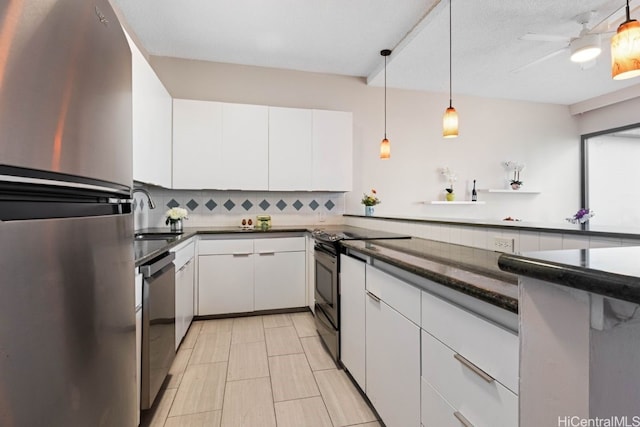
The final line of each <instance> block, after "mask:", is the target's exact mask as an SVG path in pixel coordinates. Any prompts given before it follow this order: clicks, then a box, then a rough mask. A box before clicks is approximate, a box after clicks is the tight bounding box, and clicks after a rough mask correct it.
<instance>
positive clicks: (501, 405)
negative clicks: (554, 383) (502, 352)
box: [422, 331, 518, 427]
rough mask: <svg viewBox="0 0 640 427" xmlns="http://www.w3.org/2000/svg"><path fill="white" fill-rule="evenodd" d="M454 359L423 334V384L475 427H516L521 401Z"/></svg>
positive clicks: (492, 381)
mask: <svg viewBox="0 0 640 427" xmlns="http://www.w3.org/2000/svg"><path fill="white" fill-rule="evenodd" d="M455 356H456V353H455V352H454V351H452V350H451V349H450V348H449V347H447V346H445V345H444V344H442V343H441V342H440V341H438V340H437V339H435V338H434V337H433V336H431V335H430V334H428V333H427V332H425V331H422V378H423V380H424V381H426V382H427V383H429V385H431V386H432V387H433V388H434V389H435V390H437V391H438V393H439V394H440V395H441V396H442V397H443V398H444V399H445V400H446V401H447V402H448V403H449V404H450V405H451V406H452V407H453V408H454V409H455V410H458V411H460V413H462V414H464V417H465V418H466V419H467V420H468V421H469V422H470V423H471V424H473V425H474V426H476V427H482V426H487V427H512V426H517V425H518V397H517V396H516V395H515V394H514V393H513V392H511V391H510V390H509V389H507V388H506V387H505V386H503V385H502V384H500V383H499V382H498V381H496V380H495V379H491V377H487V376H486V374H485V377H484V378H483V377H481V376H480V375H479V374H478V372H477V371H476V370H477V368H476V367H474V366H472V365H469V364H468V363H469V362H468V361H466V360H464V359H462V360H459V359H456V357H455ZM474 369H476V370H474ZM423 423H424V420H423ZM425 425H427V424H426V423H425Z"/></svg>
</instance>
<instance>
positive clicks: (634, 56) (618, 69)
mask: <svg viewBox="0 0 640 427" xmlns="http://www.w3.org/2000/svg"><path fill="white" fill-rule="evenodd" d="M626 12H627V20H626V21H624V22H623V23H622V24H620V26H619V27H618V31H617V33H616V34H615V35H614V36H613V37H611V77H613V79H614V80H624V79H629V78H631V77H637V76H640V22H638V21H636V20H635V19H631V14H630V12H629V0H627V7H626Z"/></svg>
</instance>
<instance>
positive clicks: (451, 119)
mask: <svg viewBox="0 0 640 427" xmlns="http://www.w3.org/2000/svg"><path fill="white" fill-rule="evenodd" d="M451 2H452V0H449V108H447V109H446V111H445V112H444V118H443V119H442V136H444V137H445V138H455V137H457V136H458V112H457V111H456V109H455V108H453V104H452V102H451V93H452V90H451V87H452V83H451V80H452V79H451V75H452V72H451V62H452V61H451V50H452V49H451Z"/></svg>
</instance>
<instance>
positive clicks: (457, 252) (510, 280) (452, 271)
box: [342, 238, 518, 313]
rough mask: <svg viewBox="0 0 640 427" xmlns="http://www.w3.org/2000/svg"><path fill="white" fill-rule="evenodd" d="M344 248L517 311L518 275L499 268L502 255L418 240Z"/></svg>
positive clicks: (363, 243)
mask: <svg viewBox="0 0 640 427" xmlns="http://www.w3.org/2000/svg"><path fill="white" fill-rule="evenodd" d="M342 245H343V246H344V247H345V248H350V249H353V250H356V251H358V252H361V253H363V254H365V255H369V256H371V257H373V258H375V259H378V260H380V261H384V262H386V263H388V264H390V265H393V266H395V267H398V268H401V269H403V270H406V271H408V272H410V273H413V274H416V275H418V276H421V277H424V278H426V279H429V280H431V281H433V282H436V283H439V284H442V285H444V286H447V287H449V288H452V289H454V290H456V291H459V292H462V293H464V294H467V295H470V296H473V297H475V298H478V299H480V300H482V301H485V302H488V303H490V304H493V305H495V306H498V307H501V308H504V309H506V310H508V311H511V312H513V313H517V312H518V285H517V283H518V280H517V276H515V275H513V274H509V273H505V272H503V271H501V270H500V269H499V268H498V257H499V255H500V254H499V253H497V252H493V251H488V250H485V249H477V248H470V247H467V246H461V245H454V244H449V243H442V242H436V241H433V240H425V239H417V238H413V239H411V240H370V241H358V240H356V241H345V242H342ZM416 285H417V286H419V284H418V283H416Z"/></svg>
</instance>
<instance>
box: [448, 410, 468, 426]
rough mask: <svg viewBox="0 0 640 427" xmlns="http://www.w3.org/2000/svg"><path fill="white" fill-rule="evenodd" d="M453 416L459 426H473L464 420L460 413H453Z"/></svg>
mask: <svg viewBox="0 0 640 427" xmlns="http://www.w3.org/2000/svg"><path fill="white" fill-rule="evenodd" d="M453 416H454V417H456V418H457V419H458V421H460V424H462V425H463V426H464V427H473V424H471V423H470V422H469V420H468V419H466V418H465V416H464V415H462V414H461V413H460V412H458V411H456V412H454V413H453Z"/></svg>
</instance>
